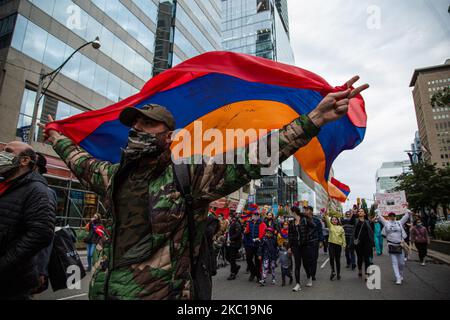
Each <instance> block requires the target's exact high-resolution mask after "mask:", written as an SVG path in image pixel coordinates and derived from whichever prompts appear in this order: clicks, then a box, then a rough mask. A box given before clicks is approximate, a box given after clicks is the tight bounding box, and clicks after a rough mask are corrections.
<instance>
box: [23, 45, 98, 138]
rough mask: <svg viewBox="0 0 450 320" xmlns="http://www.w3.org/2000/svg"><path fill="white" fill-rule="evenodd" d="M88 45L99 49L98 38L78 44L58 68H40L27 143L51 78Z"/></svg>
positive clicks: (31, 136)
mask: <svg viewBox="0 0 450 320" xmlns="http://www.w3.org/2000/svg"><path fill="white" fill-rule="evenodd" d="M89 45H92V47H93V48H94V49H96V50H98V49H100V47H101V44H100V38H99V37H96V38H95V39H94V40H93V41H90V42H87V43H85V44H83V45H82V46H80V47H79V48H78V49H77V50H75V51H74V52H73V53H72V54H71V55H70V56H69V57H68V58H67V59H66V60H65V61H64V62H63V63H62V64H61V65H60V66H59V67H58V68H56V69H55V70H53V71H52V72H50V73H45V70H44V68H42V69H41V73H40V75H39V83H38V89H37V92H36V99H35V100H34V109H33V118H32V119H31V128H30V135H29V139H28V143H29V144H30V145H31V143H32V142H33V140H34V134H35V130H36V122H37V113H38V109H39V102H40V101H41V99H42V97H43V96H44V95H45V93H46V92H47V90H48V88H49V87H50V85H51V84H52V82H53V80H55V78H56V76H57V75H58V74H59V72H61V70H62V68H64V66H65V65H66V64H67V62H69V60H70V59H72V57H73V56H74V55H75V53H77V52H78V51H80V50H81V49H83V48H84V47H87V46H89ZM47 78H50V81H49V83H48V85H47V86H46V87H45V89H43V87H44V81H45V79H47Z"/></svg>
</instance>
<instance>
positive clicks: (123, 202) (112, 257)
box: [46, 77, 367, 300]
mask: <svg viewBox="0 0 450 320" xmlns="http://www.w3.org/2000/svg"><path fill="white" fill-rule="evenodd" d="M357 80H358V78H357V77H355V78H353V79H352V80H350V81H349V82H348V87H349V88H350V87H351V86H352V85H353V83H355V82H356V81H357ZM366 88H367V86H366V85H365V86H361V87H359V88H357V89H354V90H351V89H348V90H346V91H342V92H338V93H334V94H329V95H328V96H327V97H325V98H324V99H323V100H322V102H321V103H320V104H319V105H318V106H317V107H316V109H315V110H313V111H312V112H311V113H310V114H309V115H308V116H306V115H303V116H301V117H299V118H298V119H296V120H294V121H293V122H291V123H290V124H288V125H286V126H285V127H284V128H283V129H281V130H280V131H279V160H280V163H281V162H282V161H284V160H286V159H287V158H288V157H289V156H291V155H292V154H294V153H295V152H296V151H297V150H298V149H299V148H300V147H302V146H304V145H306V144H308V143H309V141H310V140H311V139H312V138H313V137H315V136H316V135H317V134H318V132H319V128H320V127H321V126H323V125H325V124H326V123H328V122H331V121H335V120H337V119H339V118H341V117H342V116H344V115H345V114H346V113H347V111H348V104H349V100H350V99H351V98H352V97H354V96H356V95H357V94H358V93H360V92H361V91H363V90H364V89H366ZM49 120H50V121H52V120H53V119H52V118H51V117H50V116H49ZM120 120H121V122H122V123H124V124H125V125H127V126H129V127H131V130H130V138H129V143H128V147H127V149H126V150H125V151H124V153H123V155H122V160H121V162H120V163H119V164H111V163H109V162H105V161H99V160H97V159H95V158H93V157H92V156H91V155H90V154H89V153H88V152H86V151H85V150H83V149H82V148H81V147H79V146H77V145H76V144H75V143H73V142H72V141H71V140H70V139H68V138H67V137H65V136H63V135H61V134H60V133H58V132H56V131H55V130H49V131H48V132H46V135H47V137H48V140H49V141H50V142H51V143H52V144H53V148H54V150H55V151H56V152H57V153H58V155H59V156H60V157H61V158H62V159H63V160H64V161H65V163H66V164H67V166H68V167H69V168H70V169H71V170H72V172H73V173H74V174H75V175H76V176H77V178H78V179H79V180H80V182H81V183H83V184H84V185H85V186H87V187H89V188H90V189H91V190H92V191H94V192H96V193H97V194H99V195H101V196H104V198H105V205H106V207H107V208H108V210H109V211H110V213H111V215H112V218H113V225H112V235H111V241H110V242H109V243H108V242H107V243H105V244H104V246H103V248H102V250H100V251H99V252H98V257H97V261H96V263H95V264H94V268H93V276H92V280H91V283H90V290H89V297H90V299H102V300H104V299H108V300H109V299H112V300H113V299H130V300H131V299H149V300H150V299H152V300H154V299H193V297H194V292H193V285H192V274H191V263H190V254H189V252H190V250H189V245H190V242H189V234H188V227H187V220H188V219H186V217H185V216H186V214H185V200H184V198H183V197H182V196H181V194H180V192H179V191H178V190H177V187H176V183H175V181H174V173H173V166H172V159H171V153H170V144H171V133H172V131H173V130H174V129H175V121H174V119H173V116H172V115H171V114H170V112H169V111H167V109H165V108H163V107H161V106H157V105H149V106H148V107H146V108H144V109H143V110H141V111H139V110H138V109H136V108H126V109H124V111H123V112H122V114H121V116H120ZM145 134H149V135H150V136H149V137H150V138H148V137H147V139H150V140H154V141H152V142H151V143H149V144H147V145H146V146H144V148H147V149H149V150H150V152H148V153H147V154H152V156H150V157H147V156H146V157H139V153H133V152H134V150H136V148H137V149H139V143H140V142H141V140H139V139H138V138H137V137H138V136H139V135H143V136H144V137H145ZM155 141H156V142H155ZM265 143H267V145H268V146H269V147H270V145H271V143H270V137H269V139H267V141H266V142H265ZM134 144H136V145H137V146H133V145H134ZM149 145H151V147H149ZM155 145H156V146H157V147H155ZM130 146H131V147H130ZM128 148H129V149H128ZM147 151H148V150H147ZM154 151H156V152H157V153H158V154H156V155H155V154H154V153H155V152H154ZM245 159H246V163H245V164H217V163H203V164H192V165H190V166H189V168H190V177H191V190H192V196H193V209H194V221H195V231H196V232H195V237H194V241H193V242H194V243H193V246H194V247H193V252H194V259H195V258H196V257H198V254H199V247H200V244H201V241H202V236H203V233H204V230H205V227H206V219H207V214H208V210H207V208H208V205H209V203H210V202H212V201H214V200H216V199H219V198H221V197H223V196H226V195H228V194H230V193H232V192H234V191H235V190H238V189H239V188H240V187H242V186H244V185H245V184H247V183H248V182H250V180H252V179H258V178H260V177H261V167H262V165H258V164H250V163H249V150H248V148H247V149H246V150H245Z"/></svg>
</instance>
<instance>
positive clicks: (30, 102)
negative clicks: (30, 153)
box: [16, 89, 43, 141]
mask: <svg viewBox="0 0 450 320" xmlns="http://www.w3.org/2000/svg"><path fill="white" fill-rule="evenodd" d="M35 99H36V92H34V91H31V90H28V89H25V91H24V93H23V97H22V104H21V106H20V113H19V121H18V122H17V130H16V136H17V137H21V138H22V141H28V138H29V137H28V134H29V132H30V129H31V122H32V119H33V111H34V101H35ZM42 106H43V100H42V99H41V101H40V103H39V108H38V113H37V118H38V119H40V118H41V115H42ZM36 128H37V126H36ZM36 131H37V130H36Z"/></svg>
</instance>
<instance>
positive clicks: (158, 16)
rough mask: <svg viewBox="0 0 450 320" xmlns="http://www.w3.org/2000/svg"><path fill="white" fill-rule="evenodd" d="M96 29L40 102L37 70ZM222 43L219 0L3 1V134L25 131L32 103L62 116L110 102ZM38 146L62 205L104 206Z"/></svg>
mask: <svg viewBox="0 0 450 320" xmlns="http://www.w3.org/2000/svg"><path fill="white" fill-rule="evenodd" d="M96 37H99V38H100V43H101V47H100V48H99V49H98V50H95V49H94V48H93V47H92V46H86V47H84V48H83V49H82V50H80V51H78V52H77V53H76V54H74V55H73V57H72V58H71V59H70V60H69V61H68V62H67V64H66V65H64V67H63V68H62V69H61V72H60V73H59V75H58V76H57V77H56V78H55V80H54V81H53V82H52V83H51V85H50V86H49V87H48V89H47V90H45V95H44V96H43V98H42V99H41V100H40V103H39V107H38V110H37V112H34V101H35V99H36V91H37V87H38V83H39V76H40V73H41V70H43V71H44V72H45V73H48V72H50V71H52V70H54V69H55V68H58V66H60V65H61V64H62V63H63V62H64V61H65V60H66V59H67V58H69V57H70V56H71V54H72V53H73V52H74V51H75V50H76V49H77V48H79V47H81V46H82V45H84V44H87V43H88V42H90V41H92V40H94V39H95V38H96ZM220 49H221V3H220V0H178V1H176V0H173V1H172V0H89V1H87V0H72V1H70V0H7V1H1V2H0V67H1V68H0V115H1V116H0V143H5V142H8V141H12V140H21V139H25V138H26V137H27V132H28V133H29V130H30V126H31V124H32V118H33V115H34V114H35V113H36V114H37V117H36V118H37V120H38V121H41V122H46V117H47V115H48V114H50V115H52V116H53V118H55V119H56V120H59V119H64V118H67V117H69V116H72V115H76V114H78V113H81V112H84V111H89V110H95V109H100V108H103V107H106V106H108V105H111V104H113V103H116V102H118V101H120V100H121V99H124V98H127V97H129V96H131V95H133V94H135V93H137V92H138V91H139V90H140V89H141V88H142V86H143V85H144V84H145V83H146V82H147V81H148V80H149V79H151V78H152V76H153V75H155V74H158V73H160V72H162V71H164V70H165V69H167V68H170V67H172V66H174V65H176V64H178V63H180V62H182V61H184V60H186V59H188V58H191V57H193V56H195V55H198V54H200V53H203V52H206V51H213V50H220ZM47 84H48V81H47V82H45V83H44V88H46V87H45V86H46V85H47ZM36 133H37V134H36V139H37V140H38V141H39V140H41V139H42V132H41V131H40V130H36ZM33 147H34V148H35V149H36V150H37V151H41V152H43V153H44V154H46V155H47V161H48V163H49V174H48V175H47V178H48V180H49V183H50V184H51V185H52V186H53V187H54V188H55V190H56V191H57V193H58V215H61V216H72V217H74V219H75V217H86V216H89V215H91V214H92V213H94V212H95V211H102V206H101V202H100V201H99V199H98V198H97V196H96V195H94V194H92V193H89V192H88V191H86V190H84V189H83V187H82V186H81V185H80V184H79V182H78V181H77V180H76V179H75V178H74V177H73V176H72V174H71V173H70V171H69V170H68V169H67V167H66V166H65V165H64V163H63V162H62V161H60V160H59V159H58V157H57V156H56V155H55V154H54V152H53V150H52V149H51V148H50V147H49V146H48V145H43V144H41V143H33Z"/></svg>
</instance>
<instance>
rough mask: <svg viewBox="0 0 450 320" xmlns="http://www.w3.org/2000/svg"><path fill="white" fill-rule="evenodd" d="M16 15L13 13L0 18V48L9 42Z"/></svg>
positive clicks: (6, 45)
mask: <svg viewBox="0 0 450 320" xmlns="http://www.w3.org/2000/svg"><path fill="white" fill-rule="evenodd" d="M16 17H17V15H16V14H13V15H10V16H8V17H6V18H3V19H1V20H0V49H2V48H6V47H9V45H10V44H11V39H12V35H13V30H14V23H15V22H16Z"/></svg>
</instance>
